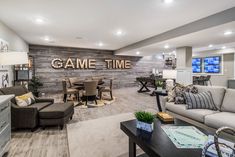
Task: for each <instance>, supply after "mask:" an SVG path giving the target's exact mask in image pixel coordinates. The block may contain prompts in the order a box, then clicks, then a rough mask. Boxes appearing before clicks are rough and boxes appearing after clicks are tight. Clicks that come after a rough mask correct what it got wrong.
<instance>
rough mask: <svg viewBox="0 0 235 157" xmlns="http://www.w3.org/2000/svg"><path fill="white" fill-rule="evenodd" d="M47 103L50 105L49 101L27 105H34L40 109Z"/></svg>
mask: <svg viewBox="0 0 235 157" xmlns="http://www.w3.org/2000/svg"><path fill="white" fill-rule="evenodd" d="M49 105H51V102H40V103H34V104H32V105H30V106H28V107H36V108H37V109H38V111H40V110H42V109H44V108H45V107H47V106H49Z"/></svg>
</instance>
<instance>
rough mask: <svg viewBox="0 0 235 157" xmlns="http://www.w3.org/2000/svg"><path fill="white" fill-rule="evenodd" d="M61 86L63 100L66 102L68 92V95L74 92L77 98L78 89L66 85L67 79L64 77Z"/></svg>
mask: <svg viewBox="0 0 235 157" xmlns="http://www.w3.org/2000/svg"><path fill="white" fill-rule="evenodd" d="M62 87H63V94H64V98H63V101H64V102H67V97H68V94H69V95H71V94H74V95H75V96H76V99H77V100H78V97H79V90H78V89H75V88H69V87H68V85H67V80H66V79H63V80H62Z"/></svg>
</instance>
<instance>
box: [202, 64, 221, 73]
mask: <svg viewBox="0 0 235 157" xmlns="http://www.w3.org/2000/svg"><path fill="white" fill-rule="evenodd" d="M204 72H205V73H220V65H205V66H204Z"/></svg>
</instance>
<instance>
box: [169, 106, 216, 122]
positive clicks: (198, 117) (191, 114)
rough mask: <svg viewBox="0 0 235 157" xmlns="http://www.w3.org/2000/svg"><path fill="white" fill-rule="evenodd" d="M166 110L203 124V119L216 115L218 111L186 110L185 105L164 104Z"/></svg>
mask: <svg viewBox="0 0 235 157" xmlns="http://www.w3.org/2000/svg"><path fill="white" fill-rule="evenodd" d="M166 109H167V110H168V111H170V112H173V113H176V114H178V115H181V116H184V117H187V118H190V119H193V120H195V121H198V122H201V123H204V117H205V116H207V115H210V114H214V113H218V111H213V110H208V109H186V105H185V104H177V105H176V104H174V103H166Z"/></svg>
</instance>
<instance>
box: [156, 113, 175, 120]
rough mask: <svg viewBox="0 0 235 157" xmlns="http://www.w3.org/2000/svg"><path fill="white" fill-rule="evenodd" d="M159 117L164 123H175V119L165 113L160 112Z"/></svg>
mask: <svg viewBox="0 0 235 157" xmlns="http://www.w3.org/2000/svg"><path fill="white" fill-rule="evenodd" d="M157 117H158V118H159V119H160V120H161V121H163V122H173V121H174V118H173V117H172V116H171V115H169V114H168V113H165V112H158V113H157Z"/></svg>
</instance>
